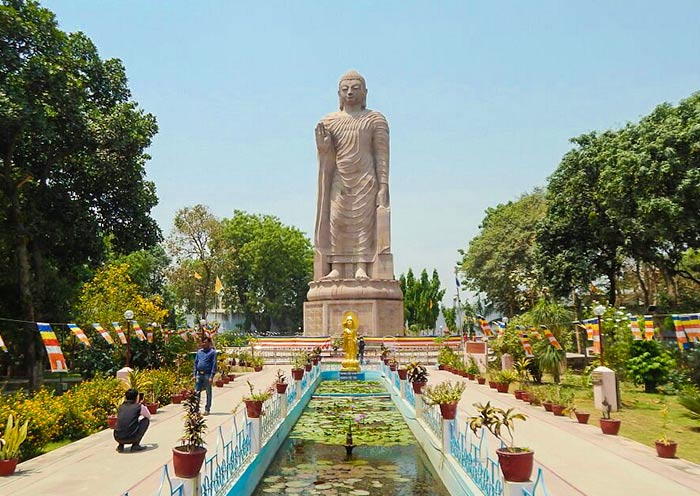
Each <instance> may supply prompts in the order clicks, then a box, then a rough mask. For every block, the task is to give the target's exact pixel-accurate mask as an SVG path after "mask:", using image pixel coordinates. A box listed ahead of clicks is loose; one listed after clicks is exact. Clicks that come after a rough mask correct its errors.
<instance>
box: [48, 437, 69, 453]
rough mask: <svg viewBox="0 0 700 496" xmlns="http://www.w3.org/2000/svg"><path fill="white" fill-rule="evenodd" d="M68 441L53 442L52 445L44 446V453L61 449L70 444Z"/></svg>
mask: <svg viewBox="0 0 700 496" xmlns="http://www.w3.org/2000/svg"><path fill="white" fill-rule="evenodd" d="M72 442H73V441H71V440H70V439H61V440H60V441H54V442H52V443H49V444H47V445H46V446H44V450H43V451H44V453H48V452H49V451H53V450H55V449H58V448H62V447H63V446H65V445H67V444H70V443H72Z"/></svg>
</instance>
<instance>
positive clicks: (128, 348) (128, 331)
mask: <svg viewBox="0 0 700 496" xmlns="http://www.w3.org/2000/svg"><path fill="white" fill-rule="evenodd" d="M133 318H134V312H132V311H131V310H127V311H126V312H124V320H126V366H127V367H129V366H130V362H131V319H133Z"/></svg>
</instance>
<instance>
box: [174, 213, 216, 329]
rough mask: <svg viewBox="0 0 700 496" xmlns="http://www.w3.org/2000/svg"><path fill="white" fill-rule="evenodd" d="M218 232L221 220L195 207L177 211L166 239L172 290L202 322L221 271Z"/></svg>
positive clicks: (210, 305) (205, 316) (212, 299)
mask: <svg viewBox="0 0 700 496" xmlns="http://www.w3.org/2000/svg"><path fill="white" fill-rule="evenodd" d="M221 232H222V224H221V221H219V220H218V219H217V218H216V217H215V216H214V215H213V214H212V213H211V212H210V211H209V208H208V207H206V206H205V205H201V204H198V205H195V206H194V207H185V208H182V209H180V210H178V212H177V214H176V215H175V220H174V221H173V230H172V232H171V233H170V235H169V236H168V239H167V240H166V245H167V247H168V251H169V253H170V254H171V255H172V256H173V258H174V259H175V266H174V267H173V268H172V269H171V271H170V273H169V280H170V283H171V287H172V289H173V291H174V292H175V295H176V297H177V299H178V301H179V302H180V303H181V304H182V305H183V306H184V307H185V308H186V309H187V310H188V311H189V312H193V313H196V314H197V315H199V316H200V318H202V319H206V318H207V312H208V310H209V309H210V308H212V306H213V305H214V303H215V297H216V293H215V292H214V290H215V282H216V278H217V277H218V276H219V274H220V273H221V271H222V265H223V260H224V253H223V249H222V243H221Z"/></svg>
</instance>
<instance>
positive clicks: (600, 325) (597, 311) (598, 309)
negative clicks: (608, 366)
mask: <svg viewBox="0 0 700 496" xmlns="http://www.w3.org/2000/svg"><path fill="white" fill-rule="evenodd" d="M593 313H594V314H595V316H596V317H598V337H599V339H600V365H601V366H603V365H604V363H603V321H602V320H601V318H600V317H601V316H602V315H603V314H604V313H605V306H603V305H597V306H595V307H593Z"/></svg>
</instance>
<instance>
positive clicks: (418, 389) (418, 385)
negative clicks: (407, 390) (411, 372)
mask: <svg viewBox="0 0 700 496" xmlns="http://www.w3.org/2000/svg"><path fill="white" fill-rule="evenodd" d="M426 384H428V383H427V382H412V383H411V386H412V387H413V392H414V393H416V394H423V388H424V387H425V385H426Z"/></svg>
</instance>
